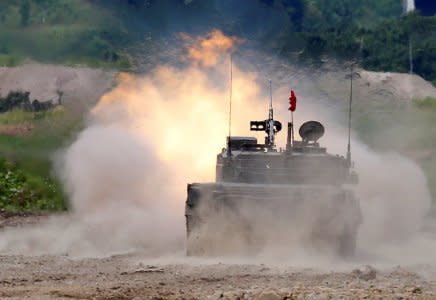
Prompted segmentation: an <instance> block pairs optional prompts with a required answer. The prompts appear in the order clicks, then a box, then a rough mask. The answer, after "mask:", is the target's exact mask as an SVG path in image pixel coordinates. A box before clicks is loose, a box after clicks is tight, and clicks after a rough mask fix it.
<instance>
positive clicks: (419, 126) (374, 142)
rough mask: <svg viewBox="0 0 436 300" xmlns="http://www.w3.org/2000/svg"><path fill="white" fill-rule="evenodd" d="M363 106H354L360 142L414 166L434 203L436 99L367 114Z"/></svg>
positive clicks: (382, 106) (378, 109)
mask: <svg viewBox="0 0 436 300" xmlns="http://www.w3.org/2000/svg"><path fill="white" fill-rule="evenodd" d="M363 106H367V103H360V104H359V103H356V112H357V113H356V120H355V127H356V129H357V132H358V134H359V136H360V138H361V139H362V140H363V141H365V142H366V143H368V144H369V145H370V146H372V147H373V148H375V149H379V150H381V151H392V149H395V150H396V151H399V152H400V153H401V154H403V155H405V156H406V157H409V158H411V159H413V160H414V161H415V162H417V163H418V164H419V165H420V166H421V167H422V169H423V171H424V173H425V175H426V177H427V180H428V185H429V188H430V191H431V193H432V197H433V200H434V201H436V185H435V184H434V183H435V182H436V126H435V124H436V99H435V98H426V99H422V100H415V101H414V102H413V103H412V104H410V103H398V102H392V103H388V104H387V105H386V104H385V105H380V106H378V107H377V109H376V110H373V111H372V112H371V113H369V112H368V108H364V107H363ZM405 176H407V174H405ZM435 203H436V202H435Z"/></svg>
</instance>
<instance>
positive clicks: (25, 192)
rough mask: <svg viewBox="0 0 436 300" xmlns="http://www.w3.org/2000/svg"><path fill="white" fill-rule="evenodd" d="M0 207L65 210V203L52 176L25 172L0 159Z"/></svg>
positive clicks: (27, 209)
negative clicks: (40, 175) (33, 174)
mask: <svg viewBox="0 0 436 300" xmlns="http://www.w3.org/2000/svg"><path fill="white" fill-rule="evenodd" d="M0 209H4V210H6V211H41V210H65V209H66V205H65V203H64V201H63V198H62V196H61V193H60V192H59V191H58V184H57V182H56V181H54V180H53V179H52V178H50V177H45V178H43V177H37V176H31V175H30V174H25V173H24V172H23V171H22V170H21V169H19V168H18V166H17V165H16V164H15V163H13V162H12V161H9V160H4V159H0Z"/></svg>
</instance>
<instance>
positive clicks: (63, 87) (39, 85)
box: [0, 63, 118, 107]
mask: <svg viewBox="0 0 436 300" xmlns="http://www.w3.org/2000/svg"><path fill="white" fill-rule="evenodd" d="M117 73H118V72H116V71H106V70H99V69H90V68H83V67H77V68H76V67H66V66H57V65H44V64H36V63H35V64H26V65H23V66H18V67H13V68H7V67H0V96H5V95H7V94H8V93H9V92H10V91H15V90H23V91H29V92H30V99H32V100H33V99H38V100H40V101H48V100H52V101H53V102H54V103H57V102H58V99H59V94H60V93H61V94H62V102H63V103H65V104H79V105H85V106H86V107H89V106H92V105H93V104H95V103H96V102H97V101H98V99H100V97H101V96H102V95H103V94H104V93H105V92H106V91H107V90H108V89H110V88H112V87H113V85H114V84H115V77H116V75H117Z"/></svg>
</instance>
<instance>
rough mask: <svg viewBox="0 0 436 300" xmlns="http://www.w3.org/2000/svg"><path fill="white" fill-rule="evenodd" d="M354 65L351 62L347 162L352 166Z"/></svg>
mask: <svg viewBox="0 0 436 300" xmlns="http://www.w3.org/2000/svg"><path fill="white" fill-rule="evenodd" d="M353 67H354V65H353V63H351V76H350V103H349V106H348V147H347V162H348V166H351V104H352V103H353V72H354V68H353Z"/></svg>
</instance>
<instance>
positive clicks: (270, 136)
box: [267, 80, 275, 149]
mask: <svg viewBox="0 0 436 300" xmlns="http://www.w3.org/2000/svg"><path fill="white" fill-rule="evenodd" d="M267 128H268V129H269V132H268V145H269V147H270V148H271V149H274V142H275V141H274V139H275V138H274V134H275V132H274V112H273V105H272V81H271V80H270V81H269V117H268V127H267Z"/></svg>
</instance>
